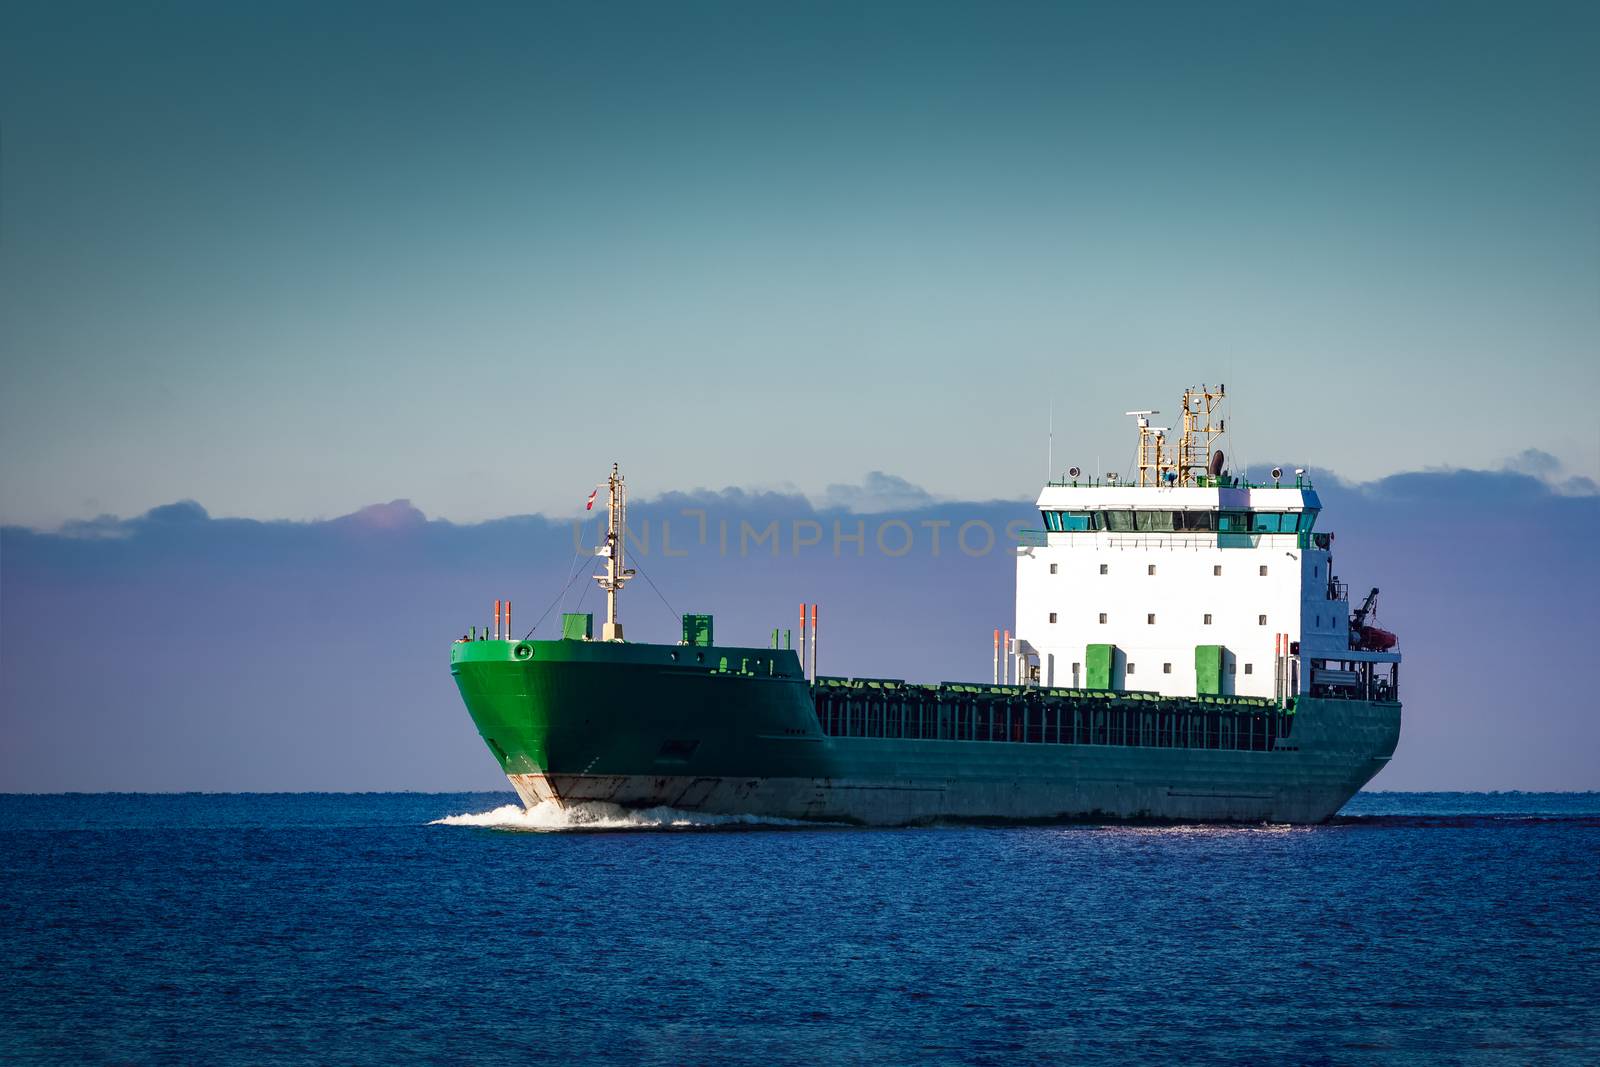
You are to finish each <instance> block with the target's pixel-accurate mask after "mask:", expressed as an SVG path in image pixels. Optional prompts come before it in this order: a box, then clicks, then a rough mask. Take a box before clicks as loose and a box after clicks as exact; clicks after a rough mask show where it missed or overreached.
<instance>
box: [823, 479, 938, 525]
mask: <svg viewBox="0 0 1600 1067" xmlns="http://www.w3.org/2000/svg"><path fill="white" fill-rule="evenodd" d="M822 500H823V504H824V506H825V507H833V508H843V509H844V510H846V511H851V512H856V513H858V514H863V515H872V514H878V513H881V512H885V511H905V510H910V509H915V508H925V507H928V506H929V505H930V504H932V503H933V502H934V496H933V494H932V493H930V492H928V491H927V490H926V489H924V488H922V487H921V486H920V485H913V484H912V483H911V482H908V481H906V480H905V479H904V478H901V477H899V476H898V475H894V474H885V473H884V472H883V471H868V472H867V474H866V477H864V478H863V479H862V480H861V484H860V485H843V484H838V483H835V484H833V485H830V486H828V487H827V489H825V490H824V491H823V494H822Z"/></svg>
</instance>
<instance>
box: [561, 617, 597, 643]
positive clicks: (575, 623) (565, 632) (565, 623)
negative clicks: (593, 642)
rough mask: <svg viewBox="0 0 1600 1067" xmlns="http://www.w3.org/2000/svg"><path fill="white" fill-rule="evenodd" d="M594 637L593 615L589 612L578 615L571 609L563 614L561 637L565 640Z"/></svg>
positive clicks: (584, 639) (586, 639)
mask: <svg viewBox="0 0 1600 1067" xmlns="http://www.w3.org/2000/svg"><path fill="white" fill-rule="evenodd" d="M593 637H594V616H593V615H590V614H587V613H585V614H582V615H577V614H574V613H572V612H570V611H569V612H566V613H565V614H563V615H562V616H561V639H562V640H563V641H588V640H590V639H591V638H593Z"/></svg>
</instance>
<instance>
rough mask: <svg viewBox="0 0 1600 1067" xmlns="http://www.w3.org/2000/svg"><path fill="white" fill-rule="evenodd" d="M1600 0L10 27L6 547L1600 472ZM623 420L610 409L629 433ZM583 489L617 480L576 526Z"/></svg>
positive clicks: (831, 8) (11, 7)
mask: <svg viewBox="0 0 1600 1067" xmlns="http://www.w3.org/2000/svg"><path fill="white" fill-rule="evenodd" d="M1597 45H1600V6H1597V5H1595V4H1592V3H1583V4H1569V5H1562V4H1548V3H1531V4H1505V3H1497V4H1471V3H1461V2H1450V3H1439V4H1405V3H1391V4H1377V3H1372V4H1294V5H1286V4H1279V3H1270V4H1260V5H1254V4H1209V5H1207V4H1179V5H1170V6H1169V5H1158V4H1104V5H1083V4H1065V3H1053V4H1039V5H1030V4H1005V5H993V4H970V5H936V4H929V3H917V4H908V5H903V6H897V5H891V4H886V3H885V4H869V5H863V4H840V5H824V4H789V5H779V4H749V3H729V4H710V3H671V4H663V3H647V4H642V5H630V4H620V3H613V4H605V5H577V4H572V5H561V6H543V5H534V4H526V3H517V4H505V5H495V4H484V3H478V4H465V5H441V4H437V3H415V4H406V3H385V4H381V5H380V4H366V5H356V4H344V5H339V6H335V5H328V4H310V3H301V4H295V3H281V4H271V5H239V4H222V5H218V4H215V3H164V4H140V5H126V4H115V5H114V4H75V3H50V4H33V5H29V4H21V3H12V4H8V5H7V6H6V8H5V10H4V13H3V15H0V123H3V126H0V133H3V144H0V374H3V377H0V516H3V517H4V519H5V521H6V522H8V523H13V524H26V525H49V524H52V523H56V522H59V521H61V520H63V519H68V518H74V517H82V516H90V515H95V514H100V513H104V512H109V513H114V514H119V515H136V514H140V513H142V512H143V511H144V510H146V509H147V508H149V507H151V506H153V505H157V504H162V503H166V502H169V501H172V500H176V499H181V498H186V497H187V498H195V499H198V500H200V501H201V502H202V503H203V504H204V505H205V506H206V507H207V508H208V509H209V510H210V512H211V513H212V514H218V515H238V516H255V517H273V518H277V517H296V518H298V517H311V516H318V515H337V514H342V513H345V512H349V511H352V510H354V509H356V508H357V507H360V506H362V505H364V504H368V503H371V502H372V501H374V500H386V499H390V498H393V497H409V498H411V499H412V500H414V501H415V502H416V503H417V505H418V506H419V507H421V508H422V509H423V510H424V511H426V512H427V513H428V514H430V515H434V516H442V517H445V518H450V519H456V520H463V521H464V520H474V519H480V518H484V517H489V516H498V515H505V514H512V513H524V512H528V511H530V510H544V511H557V512H560V511H566V510H570V508H571V507H572V505H573V503H574V497H575V495H576V497H577V498H578V499H581V496H582V493H583V491H584V490H585V489H586V487H587V485H588V484H589V483H590V482H591V481H592V480H593V478H594V477H595V476H596V474H597V473H599V471H600V470H602V469H603V465H604V464H605V463H606V462H609V460H610V459H612V458H619V459H621V460H623V461H624V462H625V463H626V464H627V465H628V468H629V471H630V474H631V476H632V480H633V481H634V482H635V484H637V485H642V486H654V487H659V488H663V489H664V488H669V487H682V486H685V485H694V484H702V485H714V486H720V485H747V486H795V487H797V488H799V489H801V490H803V491H806V492H809V493H812V494H813V495H815V494H817V493H820V492H822V491H823V489H824V487H825V486H826V485H828V484H829V483H832V482H846V483H848V482H855V481H858V480H859V479H860V476H861V475H862V473H863V472H864V471H865V470H868V469H874V468H877V469H883V470H888V471H893V472H896V473H897V474H900V475H903V476H905V477H906V478H908V479H910V480H911V481H912V482H914V483H916V484H918V485H921V486H924V487H926V488H927V489H928V490H929V491H930V492H932V493H934V494H936V495H942V496H949V497H953V498H959V499H986V498H994V497H1003V498H1007V499H1018V498H1023V497H1026V496H1028V495H1029V494H1031V493H1032V492H1033V491H1034V489H1035V488H1036V486H1037V482H1038V480H1039V478H1040V476H1041V475H1042V474H1043V473H1044V466H1045V464H1044V451H1045V449H1044V440H1043V438H1044V428H1045V422H1046V413H1047V411H1048V409H1049V405H1050V403H1051V402H1052V401H1053V402H1054V405H1055V413H1056V426H1057V430H1056V448H1055V455H1056V457H1057V461H1058V466H1064V465H1065V464H1066V463H1067V462H1078V463H1080V464H1082V465H1084V466H1089V467H1113V466H1116V467H1121V466H1125V464H1126V461H1127V456H1128V454H1129V453H1131V451H1132V448H1131V437H1130V435H1129V433H1128V430H1127V427H1126V426H1124V425H1122V424H1123V423H1124V422H1126V420H1125V419H1123V418H1122V416H1121V414H1120V413H1121V411H1123V410H1124V409H1126V408H1130V407H1145V406H1153V407H1162V408H1168V409H1170V408H1171V407H1172V406H1173V405H1174V404H1175V402H1176V400H1177V395H1178V392H1179V391H1180V390H1181V388H1182V387H1183V386H1184V385H1185V384H1188V383H1189V382H1191V381H1195V380H1202V379H1203V380H1210V381H1216V380H1218V379H1222V380H1225V381H1226V382H1227V383H1228V386H1229V389H1230V392H1231V393H1232V394H1233V395H1234V397H1235V405H1234V411H1233V414H1234V419H1235V421H1234V426H1235V428H1236V430H1237V431H1238V432H1236V433H1235V434H1234V436H1233V440H1232V441H1231V443H1230V444H1231V448H1232V449H1233V451H1234V452H1235V454H1236V455H1239V456H1242V457H1243V458H1244V459H1246V460H1249V461H1253V462H1257V463H1262V462H1270V461H1275V460H1280V459H1284V458H1289V457H1293V458H1294V459H1295V460H1296V461H1299V462H1307V463H1311V464H1314V465H1316V466H1318V467H1321V468H1326V469H1333V470H1337V471H1339V472H1340V473H1341V474H1343V475H1345V476H1348V477H1352V478H1356V479H1371V478H1375V477H1378V476H1381V475H1384V474H1388V473H1391V472H1394V471H1398V470H1416V469H1420V468H1427V467H1439V466H1459V467H1497V466H1499V465H1500V464H1501V463H1502V462H1503V461H1504V460H1505V459H1506V457H1509V456H1514V455H1516V454H1518V453H1521V452H1522V451H1523V450H1524V449H1528V448H1537V449H1541V450H1543V451H1544V452H1546V453H1549V454H1550V455H1552V456H1554V457H1556V459H1557V460H1558V461H1559V463H1560V464H1561V465H1562V466H1563V467H1564V469H1565V470H1566V471H1567V472H1568V473H1571V474H1576V475H1586V476H1589V477H1596V476H1600V421H1597V418H1596V415H1595V401H1596V398H1597V395H1600V388H1597V386H1600V353H1597V351H1596V338H1597V337H1600V329H1597V327H1600V196H1597V194H1596V190H1597V189H1600V123H1596V121H1595V102H1596V101H1597V100H1600V63H1597V62H1596V60H1595V57H1596V55H1597V52H1600V48H1597ZM611 405H614V410H612V409H611ZM575 487H576V488H575Z"/></svg>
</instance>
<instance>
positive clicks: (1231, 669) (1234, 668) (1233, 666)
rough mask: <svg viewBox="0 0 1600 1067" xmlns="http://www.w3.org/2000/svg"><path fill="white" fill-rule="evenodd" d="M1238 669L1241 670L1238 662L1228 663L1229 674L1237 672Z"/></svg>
mask: <svg viewBox="0 0 1600 1067" xmlns="http://www.w3.org/2000/svg"><path fill="white" fill-rule="evenodd" d="M1238 670H1239V665H1238V664H1237V663H1230V664H1228V673H1229V674H1237V673H1238Z"/></svg>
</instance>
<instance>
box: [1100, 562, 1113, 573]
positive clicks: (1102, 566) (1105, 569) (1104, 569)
mask: <svg viewBox="0 0 1600 1067" xmlns="http://www.w3.org/2000/svg"><path fill="white" fill-rule="evenodd" d="M1100 573H1101V574H1110V573H1111V570H1110V568H1109V567H1107V566H1106V565H1105V564H1104V563H1102V564H1100Z"/></svg>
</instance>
